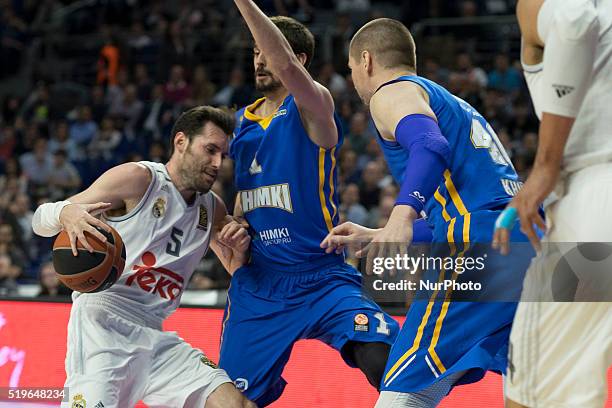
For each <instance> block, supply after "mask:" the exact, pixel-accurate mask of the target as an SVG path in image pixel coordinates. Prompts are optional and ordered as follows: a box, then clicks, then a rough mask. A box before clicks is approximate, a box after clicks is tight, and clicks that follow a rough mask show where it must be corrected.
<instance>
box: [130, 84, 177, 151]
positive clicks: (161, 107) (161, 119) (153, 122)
mask: <svg viewBox="0 0 612 408" xmlns="http://www.w3.org/2000/svg"><path fill="white" fill-rule="evenodd" d="M151 98H152V99H151V101H150V102H148V103H147V104H146V105H145V107H144V112H143V114H142V116H141V120H142V123H140V124H139V125H138V127H139V128H141V129H143V130H144V133H145V136H146V137H147V138H148V139H153V140H160V139H161V138H162V134H163V133H164V132H163V128H164V127H167V126H171V124H172V122H173V120H172V118H173V116H172V105H171V104H170V103H169V102H167V101H166V100H165V99H164V87H163V85H155V86H154V87H153V92H152V94H151Z"/></svg>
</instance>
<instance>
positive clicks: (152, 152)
mask: <svg viewBox="0 0 612 408" xmlns="http://www.w3.org/2000/svg"><path fill="white" fill-rule="evenodd" d="M149 160H150V161H152V162H155V163H165V162H166V161H167V160H168V159H167V154H166V146H164V144H163V143H161V142H153V143H151V147H150V148H149Z"/></svg>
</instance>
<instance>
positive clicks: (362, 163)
mask: <svg viewBox="0 0 612 408" xmlns="http://www.w3.org/2000/svg"><path fill="white" fill-rule="evenodd" d="M382 157H383V155H382V150H380V146H379V145H378V141H377V140H376V138H374V137H372V138H370V140H368V144H367V146H366V149H365V154H362V155H361V156H359V158H358V160H357V168H359V169H360V170H362V171H364V169H365V167H366V166H367V165H368V163H370V162H371V161H377V160H379V159H380V158H382ZM383 162H384V160H383Z"/></svg>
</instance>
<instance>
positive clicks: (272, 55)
mask: <svg viewBox="0 0 612 408" xmlns="http://www.w3.org/2000/svg"><path fill="white" fill-rule="evenodd" d="M235 3H236V6H238V9H239V10H240V13H241V14H242V16H243V17H244V20H245V21H246V23H247V26H248V27H249V30H250V31H251V34H252V35H253V38H254V40H255V53H256V58H262V57H263V58H265V63H266V68H268V69H269V70H270V71H271V72H272V73H273V74H274V75H275V76H277V77H278V78H279V80H280V81H281V82H282V84H283V86H284V87H285V88H286V89H287V91H288V92H289V93H290V94H291V95H293V97H294V98H295V101H296V104H297V106H298V108H299V110H300V114H301V115H302V121H303V122H304V126H305V128H306V131H307V132H308V135H309V136H310V138H311V140H312V141H313V142H314V143H316V144H317V145H319V146H321V147H323V148H331V147H333V146H335V145H336V144H337V143H338V131H337V129H336V125H335V123H334V119H333V114H334V100H333V98H332V96H331V94H330V93H329V91H328V90H327V89H326V88H325V87H324V86H322V85H321V84H319V83H317V82H315V81H314V80H313V79H312V77H311V76H310V74H309V73H308V70H307V69H306V67H307V66H308V64H309V63H310V61H309V60H308V59H309V57H308V55H307V53H306V52H300V50H293V49H292V48H291V45H290V44H289V42H288V41H287V39H286V38H285V37H284V36H283V34H282V33H281V31H280V30H279V29H278V27H276V25H275V24H274V22H272V21H271V20H270V19H269V18H268V17H267V16H266V15H265V14H264V13H263V12H262V11H261V10H260V9H259V8H258V7H257V5H256V4H255V3H254V2H253V1H252V0H235ZM307 34H308V35H310V36H312V34H310V33H309V32H308V33H307ZM311 42H312V44H314V39H311ZM311 53H312V52H311Z"/></svg>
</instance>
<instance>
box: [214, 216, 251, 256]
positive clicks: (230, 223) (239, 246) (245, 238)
mask: <svg viewBox="0 0 612 408" xmlns="http://www.w3.org/2000/svg"><path fill="white" fill-rule="evenodd" d="M224 223H225V225H224V226H223V228H221V231H219V234H218V235H217V240H218V241H220V242H221V243H222V244H224V245H226V246H228V247H230V248H232V250H234V251H236V252H246V251H248V249H249V245H250V244H251V237H250V236H249V231H248V228H249V224H248V223H247V222H246V220H244V219H243V218H237V217H232V216H231V215H226V216H225V219H224Z"/></svg>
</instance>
